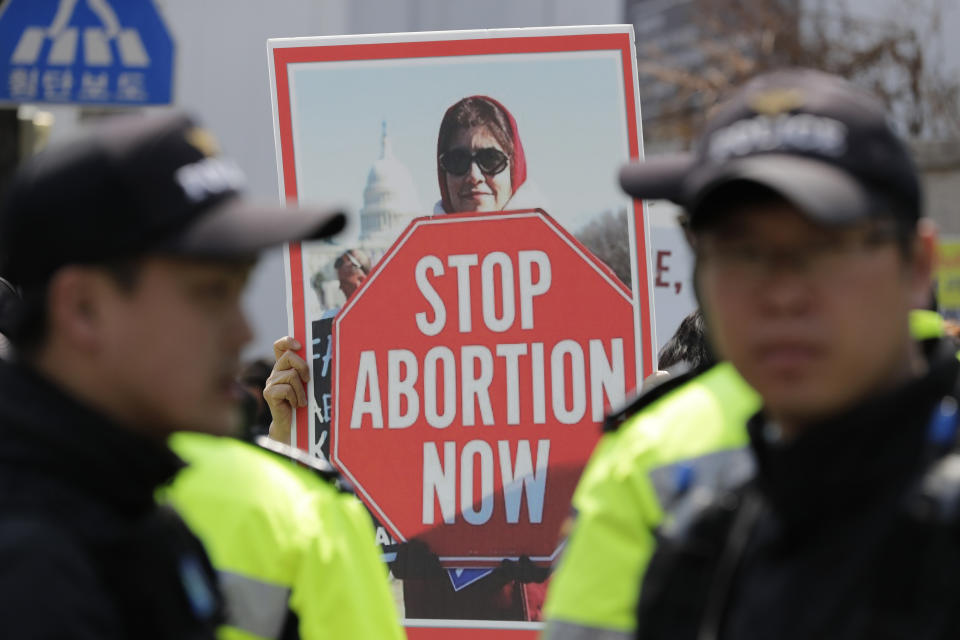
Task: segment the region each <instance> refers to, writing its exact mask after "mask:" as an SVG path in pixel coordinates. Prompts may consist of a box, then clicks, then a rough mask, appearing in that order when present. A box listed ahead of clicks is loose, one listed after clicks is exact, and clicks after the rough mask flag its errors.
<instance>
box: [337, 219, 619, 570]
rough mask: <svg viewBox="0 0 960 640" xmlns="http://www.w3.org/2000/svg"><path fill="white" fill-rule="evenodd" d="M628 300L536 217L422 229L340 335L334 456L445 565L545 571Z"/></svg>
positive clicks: (443, 222)
mask: <svg viewBox="0 0 960 640" xmlns="http://www.w3.org/2000/svg"><path fill="white" fill-rule="evenodd" d="M633 317H634V316H633V306H632V302H631V296H630V293H629V291H628V290H627V289H626V287H625V286H624V285H623V284H622V283H621V282H620V281H619V280H618V279H617V278H616V276H615V275H614V274H613V273H612V272H611V271H610V270H609V269H607V268H606V267H605V266H604V265H603V264H602V263H600V262H599V261H598V260H597V259H596V258H595V257H593V256H592V255H591V254H590V252H589V251H588V250H586V249H585V248H584V247H583V246H581V245H580V244H579V243H578V242H577V241H576V240H575V239H574V238H573V237H572V236H570V235H569V234H568V233H566V232H565V231H564V230H563V229H562V228H561V227H560V226H559V225H558V224H557V223H556V222H555V221H554V220H553V219H552V218H550V217H549V216H548V215H546V214H545V213H544V212H542V211H529V212H513V213H498V214H459V215H453V216H440V217H433V218H420V219H418V220H416V221H414V222H413V223H411V225H410V226H409V227H408V228H407V229H406V230H405V231H404V233H403V234H402V235H401V236H400V238H399V239H398V240H397V241H396V242H395V243H394V245H393V246H392V247H391V248H390V250H389V251H388V252H387V254H386V255H385V256H384V257H383V258H382V259H381V261H380V262H379V263H378V265H377V268H376V269H375V270H374V272H373V273H372V274H371V275H370V277H369V278H368V279H367V280H366V282H365V283H364V285H363V287H362V288H361V289H360V290H359V291H358V292H357V293H356V294H355V295H354V297H353V298H351V299H350V301H349V303H348V304H347V305H345V306H344V308H343V310H342V311H341V312H340V314H339V315H338V316H337V318H336V320H335V321H334V351H335V356H334V360H335V369H334V380H333V385H334V387H333V388H334V402H335V409H334V418H333V425H332V428H331V449H330V450H331V457H332V459H333V462H334V463H335V464H336V465H337V467H338V468H339V469H340V470H341V471H342V472H343V473H344V474H345V475H346V476H347V477H348V478H349V479H350V481H351V482H353V484H354V486H355V488H356V489H357V493H358V494H359V495H360V496H361V498H362V499H363V500H364V502H365V503H366V504H367V506H368V507H369V508H370V509H371V511H373V513H374V514H375V515H376V516H377V517H378V519H379V520H380V521H381V522H382V523H383V524H384V525H385V526H386V527H387V528H388V529H389V530H390V532H391V534H392V535H393V536H394V538H396V539H397V540H399V541H406V540H410V539H412V538H418V539H420V540H423V541H424V542H426V543H427V544H428V545H429V547H430V549H431V550H432V551H433V552H434V553H436V554H437V555H438V556H439V557H440V559H441V561H442V562H444V563H445V564H446V565H449V566H483V565H488V564H495V563H497V562H499V561H500V560H501V559H502V558H505V557H517V556H519V555H527V556H530V557H531V559H533V560H534V561H539V562H549V561H551V560H552V558H553V556H554V555H555V554H556V550H557V541H558V536H559V530H560V525H561V523H562V522H563V520H564V519H565V518H566V516H567V515H568V513H569V508H570V507H569V505H570V498H571V496H572V495H573V490H574V487H575V486H576V482H577V480H578V478H579V475H580V471H581V470H582V468H583V465H584V464H585V463H586V460H587V458H588V457H589V455H590V453H591V451H592V449H593V446H594V444H595V443H596V440H597V438H598V436H599V432H600V430H599V426H598V425H599V423H600V422H601V421H602V417H603V414H604V411H605V409H606V408H608V407H609V406H610V405H611V404H617V403H619V402H620V401H621V400H622V399H623V398H624V395H625V393H626V391H627V390H630V389H633V388H634V387H635V381H636V377H637V374H636V354H635V337H634V323H633Z"/></svg>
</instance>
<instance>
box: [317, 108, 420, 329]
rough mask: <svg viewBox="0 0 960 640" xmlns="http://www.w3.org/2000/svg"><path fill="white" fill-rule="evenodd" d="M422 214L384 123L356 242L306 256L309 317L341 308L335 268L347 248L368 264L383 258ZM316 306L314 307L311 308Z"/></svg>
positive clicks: (321, 248)
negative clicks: (363, 256) (360, 254)
mask: <svg viewBox="0 0 960 640" xmlns="http://www.w3.org/2000/svg"><path fill="white" fill-rule="evenodd" d="M421 215H424V209H423V208H422V207H421V206H420V198H419V197H418V195H417V189H416V186H415V185H414V182H413V176H412V175H411V174H410V170H409V169H408V168H407V167H406V165H405V164H404V163H403V162H401V161H400V160H399V159H398V158H397V157H396V155H394V152H393V147H392V146H391V144H390V137H389V136H388V135H387V123H386V122H383V123H382V130H381V134H380V155H379V157H378V158H377V159H376V160H374V162H373V165H372V166H371V167H370V171H369V172H368V173H367V183H366V186H365V187H364V189H363V207H361V209H360V237H359V239H358V241H357V242H356V243H354V244H353V245H352V246H344V245H332V244H322V245H312V246H311V247H310V248H309V251H305V252H304V276H305V277H306V278H307V279H308V280H309V282H310V284H311V285H312V287H313V290H314V292H315V293H316V296H314V297H313V299H312V300H310V296H309V295H307V296H306V297H307V309H308V315H309V317H313V318H316V317H319V315H320V314H321V313H322V312H323V311H326V310H328V309H332V308H335V307H338V306H340V305H341V304H343V302H344V299H343V293H341V291H340V283H339V282H338V281H337V273H336V270H335V269H334V268H333V263H334V261H335V260H336V259H337V257H338V256H339V255H341V254H342V253H343V252H344V251H346V250H347V249H360V250H362V251H363V252H364V253H366V254H367V255H368V256H370V260H371V263H372V264H376V262H377V261H378V260H379V259H380V258H381V257H382V256H383V254H384V253H386V251H387V249H389V248H390V245H392V244H393V241H394V240H396V239H397V236H399V235H400V233H401V232H402V231H403V230H404V229H406V227H407V225H408V224H410V222H411V221H412V220H413V219H414V218H416V217H418V216H421ZM313 303H315V304H316V306H314V304H313Z"/></svg>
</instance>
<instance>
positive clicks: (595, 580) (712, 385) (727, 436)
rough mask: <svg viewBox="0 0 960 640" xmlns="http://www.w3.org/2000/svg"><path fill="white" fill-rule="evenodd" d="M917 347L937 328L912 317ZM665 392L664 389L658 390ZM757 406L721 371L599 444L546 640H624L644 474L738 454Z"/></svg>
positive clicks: (578, 501)
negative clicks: (734, 453)
mask: <svg viewBox="0 0 960 640" xmlns="http://www.w3.org/2000/svg"><path fill="white" fill-rule="evenodd" d="M910 331H911V333H912V335H913V336H914V337H915V338H916V339H918V340H927V339H932V338H938V337H941V336H943V319H942V318H941V317H940V316H939V315H938V314H936V313H935V312H931V311H914V312H912V313H911V315H910ZM665 384H669V383H665ZM760 403H761V401H760V397H759V396H758V395H757V393H756V392H755V391H754V390H753V389H752V388H750V386H749V385H747V383H746V382H745V381H744V380H743V378H741V377H740V375H739V374H738V373H737V371H736V369H734V368H733V366H732V365H730V364H729V363H721V364H718V365H716V366H714V367H712V368H711V369H709V370H708V371H706V372H704V373H702V374H700V375H699V376H697V377H695V378H693V379H692V380H690V381H688V382H686V383H684V384H681V385H679V386H677V387H676V388H673V389H671V390H669V391H667V392H666V393H664V394H663V395H661V396H660V397H658V398H657V399H655V400H653V401H652V402H650V403H649V404H647V405H645V406H643V407H642V408H641V410H639V411H638V412H637V413H635V414H634V415H632V416H630V417H629V418H628V419H627V420H626V421H625V422H624V423H623V424H621V425H620V427H619V428H618V429H617V430H616V431H613V432H611V433H608V434H606V435H604V436H603V438H602V439H601V440H600V443H599V444H598V445H597V448H596V449H595V450H594V452H593V454H592V456H591V458H590V461H589V463H588V464H587V466H586V468H585V469H584V472H583V475H582V476H581V478H580V482H579V484H578V485H577V489H576V491H575V492H574V495H573V509H574V511H575V513H576V519H575V520H574V521H573V525H572V529H571V530H570V532H569V536H568V538H567V542H566V545H565V548H564V550H563V555H562V556H561V558H560V561H559V563H558V566H557V569H556V571H555V573H554V575H553V578H552V580H551V583H550V589H549V591H548V592H547V600H546V603H545V606H544V617H545V619H546V620H547V628H546V631H545V632H544V633H543V636H542V637H543V638H544V639H545V640H573V639H580V638H592V639H597V640H626V639H628V638H633V632H634V629H635V627H636V617H635V616H636V607H637V602H638V599H639V595H640V585H641V582H642V579H643V574H644V572H645V571H646V567H647V563H648V562H649V560H650V557H651V555H652V554H653V548H654V537H653V532H654V530H655V529H656V527H657V526H658V525H659V524H660V522H661V521H662V519H663V509H662V507H661V505H660V502H659V500H658V499H657V493H656V489H655V487H654V482H653V478H652V475H651V473H652V472H654V471H655V470H657V469H662V468H664V467H667V466H669V465H672V464H674V463H677V462H681V461H688V460H692V459H697V458H707V457H716V454H721V453H722V452H725V451H732V450H736V449H739V448H742V447H744V446H745V445H746V444H747V432H746V422H747V420H748V419H749V418H750V416H752V415H753V414H754V413H756V412H757V411H759V410H760Z"/></svg>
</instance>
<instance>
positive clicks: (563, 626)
mask: <svg viewBox="0 0 960 640" xmlns="http://www.w3.org/2000/svg"><path fill="white" fill-rule="evenodd" d="M543 637H544V639H545V640H633V632H632V631H616V630H615V629H599V628H597V627H585V626H583V625H579V624H572V623H570V622H557V621H550V622H548V623H547V628H546V630H545V631H544V634H543Z"/></svg>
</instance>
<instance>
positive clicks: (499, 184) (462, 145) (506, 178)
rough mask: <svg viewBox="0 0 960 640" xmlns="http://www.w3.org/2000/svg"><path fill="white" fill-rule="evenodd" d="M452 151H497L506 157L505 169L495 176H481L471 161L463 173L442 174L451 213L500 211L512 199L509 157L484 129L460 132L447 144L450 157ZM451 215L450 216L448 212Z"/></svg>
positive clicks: (477, 128) (482, 173)
mask: <svg viewBox="0 0 960 640" xmlns="http://www.w3.org/2000/svg"><path fill="white" fill-rule="evenodd" d="M455 149H464V150H466V151H469V152H470V153H477V152H478V151H479V150H481V149H496V150H497V151H499V152H501V153H503V154H504V155H507V157H508V160H507V163H506V166H504V167H503V169H502V170H500V171H498V172H497V173H484V172H483V171H482V170H481V169H480V166H479V165H478V163H477V161H476V159H474V160H473V161H472V162H471V163H470V166H469V168H468V169H467V171H466V173H464V174H463V175H459V176H458V175H454V174H453V173H451V172H450V171H448V170H445V171H444V175H445V179H446V181H447V193H449V195H450V203H451V204H452V205H453V211H500V210H502V209H503V208H504V207H505V206H507V202H508V201H509V200H510V196H512V195H513V189H512V188H511V187H512V185H511V184H510V160H509V155H508V154H507V153H506V151H505V150H504V149H503V147H502V146H500V143H499V142H497V139H496V138H494V137H493V135H492V134H491V133H490V131H489V129H487V127H485V126H479V127H470V128H469V129H461V130H460V131H458V132H457V134H456V135H454V136H453V139H452V140H451V141H450V148H449V149H448V150H447V152H448V153H449V152H450V151H453V150H455ZM449 213H453V212H449Z"/></svg>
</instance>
